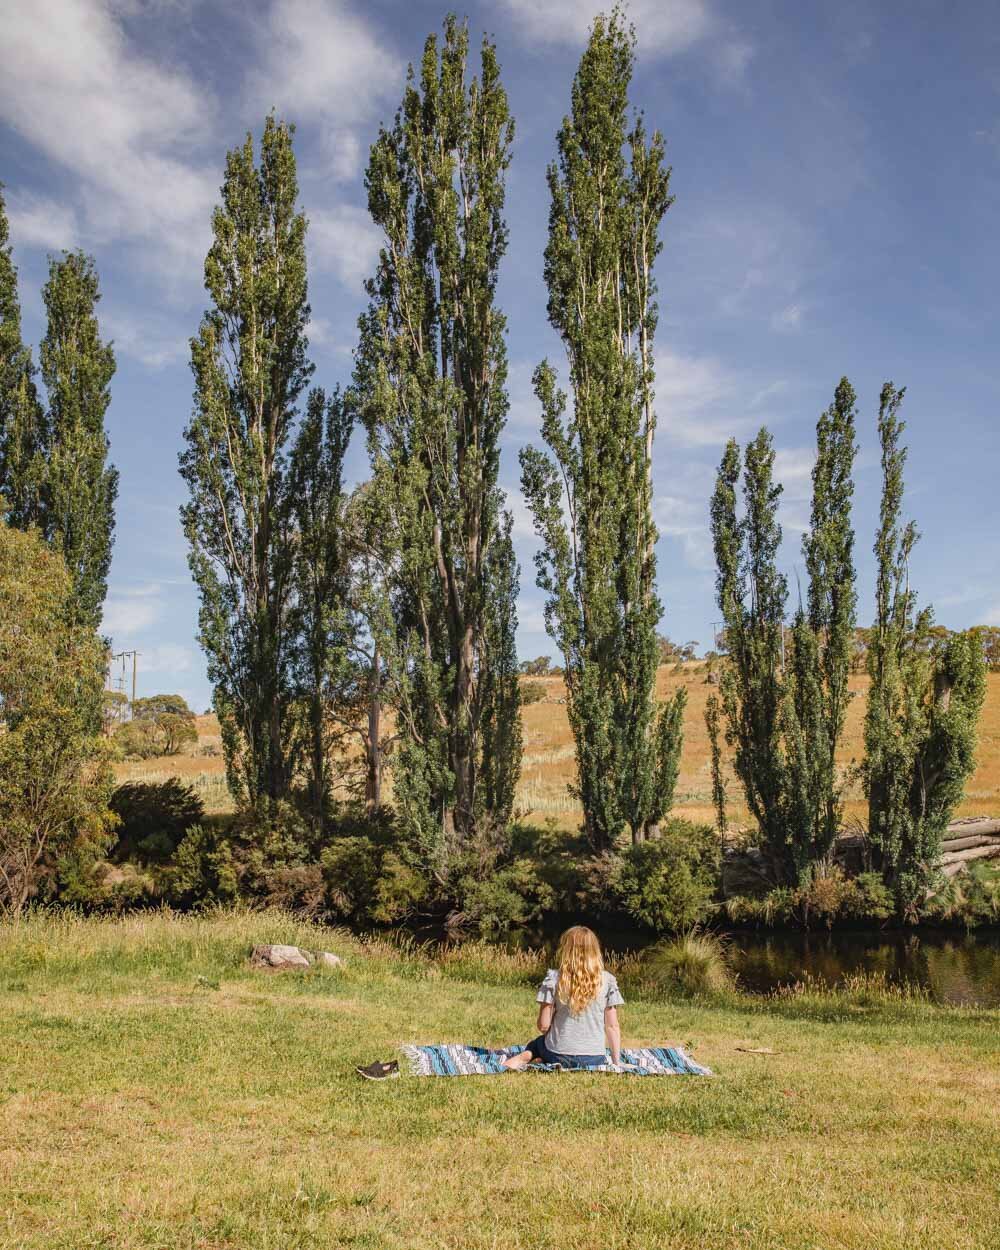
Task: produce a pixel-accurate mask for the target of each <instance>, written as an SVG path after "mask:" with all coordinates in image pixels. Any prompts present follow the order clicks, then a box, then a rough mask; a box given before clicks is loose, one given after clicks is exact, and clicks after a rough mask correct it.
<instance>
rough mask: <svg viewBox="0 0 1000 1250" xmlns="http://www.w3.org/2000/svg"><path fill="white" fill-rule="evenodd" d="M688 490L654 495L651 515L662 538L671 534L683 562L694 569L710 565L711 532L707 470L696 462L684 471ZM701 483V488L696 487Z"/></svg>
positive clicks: (708, 476) (709, 482) (711, 555)
mask: <svg viewBox="0 0 1000 1250" xmlns="http://www.w3.org/2000/svg"><path fill="white" fill-rule="evenodd" d="M685 479H686V480H685V482H684V485H685V487H686V488H687V490H688V492H689V493H687V494H680V493H673V494H661V495H657V496H656V498H655V499H654V501H653V519H654V521H655V522H656V528H657V529H658V530H659V532H660V536H661V538H674V539H676V540H677V541H678V542H679V543H680V545H681V552H682V554H683V557H684V561H685V563H686V564H687V565H688V566H689V567H690V568H694V569H710V568H712V567H713V559H714V557H713V554H712V536H711V533H710V531H709V526H708V500H709V493H710V491H711V480H710V474H709V472H708V470H707V468H706V467H704V466H699V467H698V468H697V469H696V470H695V472H694V473H693V474H692V473H691V472H690V471H689V472H688V473H687V474H686V475H685ZM699 487H700V489H699Z"/></svg>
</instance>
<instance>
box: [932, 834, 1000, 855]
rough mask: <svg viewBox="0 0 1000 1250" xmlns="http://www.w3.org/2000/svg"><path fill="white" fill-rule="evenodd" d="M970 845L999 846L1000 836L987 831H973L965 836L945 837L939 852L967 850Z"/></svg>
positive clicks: (943, 853)
mask: <svg viewBox="0 0 1000 1250" xmlns="http://www.w3.org/2000/svg"><path fill="white" fill-rule="evenodd" d="M972 846H1000V838H998V837H994V836H992V835H991V834H988V833H973V834H970V836H969V837H967V838H945V840H944V841H943V842H942V843H941V854H942V855H950V854H951V853H952V851H967V850H968V849H969V848H970V847H972Z"/></svg>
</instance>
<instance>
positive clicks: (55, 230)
mask: <svg viewBox="0 0 1000 1250" xmlns="http://www.w3.org/2000/svg"><path fill="white" fill-rule="evenodd" d="M600 7H601V6H600V5H599V4H596V3H590V2H589V0H584V2H574V0H493V2H492V3H489V4H472V5H468V6H464V7H463V8H462V9H460V10H459V11H460V13H462V12H466V11H467V12H468V16H469V20H470V29H471V32H472V35H473V38H474V40H475V41H478V37H479V35H480V33H481V32H483V31H487V32H489V33H490V34H491V35H493V36H494V37H495V39H496V42H497V45H498V52H499V56H500V60H501V64H502V67H503V76H504V81H505V84H506V86H507V89H508V93H509V96H510V101H511V106H512V110H513V113H514V115H515V117H516V120H517V138H516V144H515V151H514V160H513V165H512V168H511V171H510V176H509V182H508V196H507V200H508V211H507V216H508V221H509V225H510V236H511V239H510V251H509V254H508V257H507V260H506V262H505V265H504V268H503V276H502V281H501V285H500V302H501V304H502V306H503V308H504V310H505V311H506V313H507V315H508V318H509V325H510V336H509V347H510V358H511V400H512V409H511V419H510V423H509V426H508V430H507V433H506V440H505V447H504V460H503V478H504V482H505V484H506V485H507V487H508V488H509V490H510V491H511V504H512V507H513V509H514V513H515V520H516V533H517V539H518V553H519V557H520V559H521V564H522V594H521V605H520V616H521V629H520V634H519V646H520V650H521V654H522V655H524V656H533V655H538V654H551V653H552V650H553V649H552V645H551V643H550V642H549V641H548V639H547V638H546V637H545V634H544V629H543V626H542V621H541V603H540V597H539V595H538V592H537V591H536V590H535V587H534V570H533V566H532V563H531V553H532V551H533V549H534V543H533V539H532V533H531V525H530V519H529V517H528V516H527V514H526V512H525V509H524V506H523V503H522V502H521V500H520V496H519V493H518V491H517V477H518V470H517V451H518V449H519V448H520V447H521V446H522V445H524V443H525V442H528V441H531V440H532V439H534V438H535V437H536V430H537V424H538V412H537V406H536V404H535V402H534V398H533V396H532V393H531V387H530V376H531V371H532V369H533V367H534V365H535V364H536V363H537V361H538V360H539V359H540V358H541V357H542V356H545V355H548V356H550V357H551V358H552V359H553V360H554V361H556V362H558V363H559V364H560V365H561V364H562V349H561V345H560V343H559V342H558V340H557V339H556V338H555V337H554V335H553V334H552V332H551V330H550V329H549V327H548V325H547V322H546V319H545V292H544V287H543V284H542V279H541V256H542V250H543V248H544V245H545V227H546V219H547V209H548V205H547V195H546V189H545V183H544V171H545V166H546V164H547V162H548V161H549V160H551V159H552V156H553V153H554V142H555V133H556V130H557V128H558V125H559V123H560V120H561V118H562V116H563V114H564V112H565V111H566V108H567V106H568V99H569V88H570V83H571V80H572V76H573V72H574V69H575V67H576V64H577V61H578V59H579V56H580V52H581V50H582V48H583V46H584V43H585V41H586V35H587V27H588V23H589V20H590V18H591V17H592V15H593V13H594V12H596V11H597V10H598V9H599V8H600ZM4 10H5V12H4V18H3V39H2V43H0V180H2V181H3V182H4V183H5V184H6V194H7V198H8V207H9V210H10V218H11V235H12V241H13V243H14V250H15V259H16V261H17V264H18V266H19V269H20V279H21V299H22V305H23V308H24V313H25V326H26V333H27V335H28V336H29V338H30V340H31V341H32V342H33V343H34V344H36V345H37V342H38V339H39V337H40V336H41V334H42V332H43V326H42V322H41V316H40V314H41V301H40V295H39V292H40V289H41V285H42V282H43V281H44V277H45V271H46V256H47V254H48V253H49V252H52V251H57V250H58V249H60V248H62V247H71V246H82V247H84V248H85V249H86V250H88V251H90V252H93V253H94V255H95V256H96V258H97V263H98V267H99V271H100V274H101V282H102V289H103V294H104V298H103V301H102V304H101V319H102V324H103V327H104V330H105V332H106V334H107V335H108V336H109V337H111V338H113V339H114V341H115V345H116V350H117V356H118V373H117V376H116V378H115V381H114V393H113V401H112V404H111V408H110V412H109V432H110V436H111V445H112V458H113V460H114V462H115V463H116V464H117V465H118V467H119V469H120V471H121V494H120V499H119V508H118V537H117V542H116V546H115V555H114V563H113V566H112V572H111V588H110V594H109V598H108V603H107V608H106V614H105V627H106V630H107V631H108V632H109V633H111V635H112V636H113V639H114V643H115V646H116V648H124V647H129V648H132V647H135V648H137V649H138V650H139V652H140V653H141V654H140V659H139V686H140V693H145V694H149V693H152V692H154V691H155V690H180V691H181V692H182V693H184V694H185V695H186V696H187V697H188V698H189V699H190V700H191V701H192V703H193V704H195V705H196V706H197V707H198V708H199V709H200V708H202V707H204V706H207V704H208V702H209V698H210V691H209V686H208V683H207V680H206V678H205V672H204V663H203V659H202V656H201V654H200V651H199V649H198V646H197V643H196V641H195V629H196V613H197V598H196V594H195V591H194V588H193V586H192V584H191V581H190V578H189V576H188V572H187V564H186V552H185V545H184V540H183V536H182V534H181V532H180V527H179V523H178V520H177V509H178V505H179V504H180V502H181V501H182V498H183V491H182V483H181V481H180V479H179V477H178V475H177V469H176V464H177V452H178V450H179V448H180V445H181V432H182V430H183V428H184V425H185V423H186V421H187V419H188V415H189V412H190V406H191V379H190V374H189V371H188V365H187V339H188V337H189V336H190V335H191V334H192V333H193V332H194V331H195V329H196V327H197V324H198V320H199V316H200V313H201V310H202V308H203V307H204V293H203V289H202V282H201V273H202V264H203V260H204V254H205V251H206V249H207V246H208V241H209V218H210V213H211V209H212V206H213V204H214V203H215V200H216V198H217V194H218V187H219V183H220V181H221V175H222V169H223V164H224V159H225V153H226V150H227V148H230V147H232V146H234V145H235V144H236V143H238V142H239V141H240V140H241V139H242V137H243V135H244V133H245V131H246V130H247V128H252V129H253V130H254V132H255V134H256V133H259V130H260V127H261V125H262V122H263V118H264V116H265V114H266V113H267V111H268V109H269V108H270V107H271V106H272V105H273V106H274V107H276V108H277V110H278V111H279V113H280V114H281V115H283V116H285V117H287V118H288V119H289V120H292V121H294V122H295V123H296V124H297V126H298V132H297V143H296V148H297V152H298V157H299V170H300V179H301V190H302V204H303V206H304V208H305V210H306V212H307V214H308V216H309V218H310V223H311V225H310V232H309V255H310V295H311V303H312V309H313V324H312V330H311V344H312V356H313V359H314V361H315V363H316V366H317V369H316V381H317V383H319V384H321V385H325V386H331V385H333V384H335V383H337V382H345V381H347V379H348V377H349V375H350V369H351V351H352V347H353V343H354V326H355V322H356V318H357V316H358V313H359V312H360V310H361V308H362V305H363V293H362V288H361V283H362V280H363V278H364V277H365V275H366V274H367V273H368V272H369V271H370V269H371V266H372V263H373V258H374V256H375V254H376V250H377V247H378V237H377V235H376V233H375V232H374V229H373V227H372V226H371V224H370V221H369V219H368V217H367V214H366V211H365V201H364V191H363V184H362V174H363V169H364V162H365V156H366V153H367V148H368V145H369V144H370V142H371V141H372V139H373V138H374V135H375V133H376V129H377V127H378V124H379V122H380V121H381V120H383V119H389V118H390V117H391V115H392V113H393V111H394V109H395V106H396V104H397V103H398V101H399V98H400V95H401V92H402V86H403V78H404V73H405V67H406V63H407V61H409V60H411V59H416V58H418V57H419V55H420V51H421V48H422V46H423V41H424V38H425V37H426V35H427V34H428V33H429V32H430V31H434V30H439V29H440V23H441V18H442V16H443V13H444V9H443V8H442V7H440V6H439V5H438V4H436V3H435V4H429V3H425V2H424V0H408V2H407V3H405V4H401V3H390V2H389V0H369V3H367V4H363V3H360V0H356V2H354V3H341V2H339V0H273V2H257V3H246V4H242V3H238V2H237V0H211V2H208V0H206V2H204V3H199V2H197V0H151V2H149V3H142V2H141V0H33V2H32V3H31V4H17V5H15V4H9V5H5V6H4ZM630 13H631V16H632V19H633V20H634V22H635V24H636V27H637V30H638V36H639V44H640V55H639V64H638V67H637V73H636V77H635V80H634V83H633V98H634V101H635V103H636V104H637V105H639V106H640V107H641V108H642V109H643V110H644V111H645V114H646V117H647V121H648V123H649V124H650V126H656V127H659V128H660V129H661V130H662V131H663V132H664V134H665V136H666V139H667V144H668V156H669V159H670V161H671V163H672V165H673V170H674V173H673V190H674V192H675V194H676V197H677V199H676V203H675V204H674V206H673V208H672V209H671V210H670V212H669V213H668V215H667V219H666V223H665V231H664V243H665V246H664V252H663V256H662V258H661V261H660V263H659V266H658V273H657V276H658V280H659V286H660V296H659V299H660V308H661V317H660V327H659V332H658V336H657V348H656V364H657V387H656V390H657V412H658V419H659V429H658V434H657V447H656V475H655V487H656V516H657V520H658V523H659V526H660V533H661V540H660V544H659V569H660V576H659V584H660V591H661V595H662V598H663V600H664V604H665V608H666V615H665V619H664V622H663V628H664V629H665V630H666V631H667V632H668V633H669V634H670V635H671V636H672V637H675V638H679V639H682V640H686V639H698V640H699V641H700V642H701V643H702V645H703V646H704V645H707V644H708V643H709V640H710V638H711V622H712V621H713V620H714V619H715V615H716V613H715V610H714V601H713V571H712V567H711V552H710V543H709V536H708V529H707V501H708V496H709V492H710V490H711V487H712V481H713V474H714V468H715V465H716V464H717V462H718V459H719V456H720V453H721V449H722V445H723V443H724V441H725V439H726V438H727V437H728V436H729V435H735V436H737V437H738V438H740V439H741V440H742V439H745V438H746V437H747V436H749V435H752V433H753V432H755V430H756V429H757V428H758V427H759V426H760V425H761V424H767V425H768V426H770V427H771V429H772V430H773V433H774V435H775V439H776V442H777V445H778V448H779V457H778V467H779V472H780V473H781V476H782V477H783V480H784V482H785V486H786V493H785V500H784V504H783V509H782V519H783V522H784V525H785V548H784V560H785V566H786V568H787V571H788V572H789V575H790V578H791V584H792V585H793V586H794V574H795V568H796V565H797V564H800V563H801V560H800V556H799V544H800V539H801V530H802V526H803V524H804V522H805V519H806V517H807V515H808V496H809V485H810V483H809V472H810V467H811V460H812V450H811V449H812V442H813V436H814V427H815V421H816V417H817V415H818V413H819V412H820V410H821V409H822V408H824V407H825V406H826V405H827V404H828V403H829V401H830V398H831V397H832V393H833V388H834V386H835V384H836V382H837V380H838V379H839V378H840V376H841V375H842V374H844V373H846V374H847V375H848V376H849V377H850V378H851V380H852V381H853V382H854V384H855V387H856V389H857V390H858V393H859V397H860V401H861V408H862V414H863V415H862V424H861V429H860V441H861V448H862V450H861V456H860V460H859V465H858V475H857V507H856V510H855V522H856V529H857V535H858V554H859V571H860V608H861V618H862V622H863V623H867V621H868V620H869V619H870V615H871V605H872V595H871V582H872V562H871V558H870V554H869V553H870V548H871V541H872V536H873V532H874V525H875V518H876V513H877V507H878V486H879V481H878V462H877V449H876V443H875V437H874V434H875V413H876V406H877V401H878V390H879V386H880V384H881V382H882V381H883V380H884V379H887V378H891V379H892V380H893V381H894V382H896V383H897V385H900V384H905V385H906V386H907V387H908V394H907V400H906V403H905V406H904V413H905V416H906V420H907V424H908V428H907V439H908V442H909V445H910V449H911V450H910V461H909V469H908V487H909V490H908V500H907V502H908V508H909V510H910V512H911V513H912V514H913V515H914V516H915V517H916V519H917V522H918V525H919V528H920V530H921V532H922V533H923V536H924V537H923V539H922V541H921V543H920V544H919V546H918V549H917V552H916V555H915V558H914V560H913V564H912V581H913V584H914V585H915V586H916V587H917V588H918V591H919V593H920V594H921V596H922V598H923V599H924V600H930V601H932V602H933V603H934V604H935V606H936V608H937V615H938V619H939V620H940V621H941V622H942V623H944V624H947V625H951V626H954V627H960V626H966V625H970V624H974V623H980V622H993V623H1000V550H998V545H997V538H996V536H997V533H998V530H1000V525H998V522H1000V502H998V491H997V489H996V476H997V467H998V463H997V462H998V454H997V453H998V439H997V416H998V414H997V396H998V383H1000V352H998V344H997V317H996V302H997V299H996V293H997V291H998V290H1000V240H998V235H997V221H998V219H1000V214H998V208H1000V68H998V67H1000V14H998V12H997V9H996V5H995V4H993V3H981V4H979V3H975V2H973V0H966V2H964V3H962V2H960V3H958V4H956V5H952V6H944V5H941V4H938V3H921V2H919V0H917V2H914V0H909V2H906V3H886V2H882V3H871V4H854V3H850V2H849V0H848V2H846V3H838V4H836V5H813V4H807V5H803V4H799V3H794V2H791V0H789V2H788V3H777V2H775V3H767V2H761V3H747V4H731V5H728V6H727V5H726V4H723V3H721V2H719V3H714V2H712V0H660V2H657V0H634V2H633V3H632V5H631V6H630ZM351 463H352V471H353V474H354V476H355V478H357V477H358V476H360V475H362V474H363V473H364V469H365V460H364V448H363V441H362V439H361V438H360V437H356V439H355V443H354V446H353V448H352V453H351Z"/></svg>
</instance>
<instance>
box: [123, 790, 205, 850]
mask: <svg viewBox="0 0 1000 1250" xmlns="http://www.w3.org/2000/svg"><path fill="white" fill-rule="evenodd" d="M110 806H111V810H112V811H113V812H115V814H116V815H117V816H118V818H119V820H120V822H121V823H120V824H119V826H118V841H117V844H116V846H115V848H114V850H113V852H112V859H115V860H117V861H119V862H121V861H123V860H134V861H136V862H137V863H140V864H163V863H166V862H167V860H169V859H170V857H171V856H172V855H173V853H174V851H175V850H176V849H177V847H178V846H179V845H180V843H181V840H182V838H183V837H184V835H185V833H186V832H187V831H188V829H189V828H190V827H191V826H192V825H197V824H199V823H200V822H201V820H202V819H203V818H204V815H205V805H204V804H203V803H202V801H201V798H200V797H199V796H198V795H197V794H196V793H195V791H194V790H192V789H191V787H190V786H186V785H184V783H183V782H182V781H180V780H179V779H178V778H177V777H171V778H170V779H169V780H167V781H159V782H140V781H131V782H126V783H125V784H124V785H121V786H119V787H118V788H117V789H116V790H115V792H114V793H113V794H112V796H111V803H110Z"/></svg>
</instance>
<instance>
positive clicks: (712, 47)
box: [500, 0, 753, 85]
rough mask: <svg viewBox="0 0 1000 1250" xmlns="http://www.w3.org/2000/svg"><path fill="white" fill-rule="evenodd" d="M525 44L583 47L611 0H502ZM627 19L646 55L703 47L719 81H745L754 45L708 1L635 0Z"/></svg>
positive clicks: (674, 53)
mask: <svg viewBox="0 0 1000 1250" xmlns="http://www.w3.org/2000/svg"><path fill="white" fill-rule="evenodd" d="M500 4H501V6H502V7H503V8H505V9H507V11H508V12H509V13H510V14H511V16H512V18H513V19H514V21H513V29H514V33H515V34H516V35H518V36H519V37H520V38H521V39H522V41H524V42H541V43H548V44H553V43H555V44H569V45H570V46H571V47H583V46H584V44H586V42H587V37H588V35H589V33H590V28H591V26H592V24H593V21H594V18H595V17H596V16H597V14H598V13H607V12H608V10H609V7H610V6H609V5H608V4H607V2H606V0H543V2H542V3H539V0H500ZM626 20H627V21H628V22H630V23H631V24H633V25H634V26H635V29H636V37H637V40H638V54H639V55H640V56H675V55H678V54H680V53H683V52H688V51H689V50H691V49H692V48H696V47H697V48H703V49H704V50H705V52H706V54H707V56H708V58H709V60H710V62H711V64H712V66H713V67H714V69H715V73H716V75H717V77H718V78H719V80H720V81H721V82H723V83H724V84H727V85H732V84H735V83H738V82H741V81H742V79H743V75H744V72H745V70H746V67H747V65H748V63H749V61H750V58H751V57H752V56H753V46H752V44H750V43H749V42H748V41H747V40H746V39H745V38H744V37H743V36H742V35H740V34H739V33H738V32H737V31H736V30H735V29H733V28H732V26H731V25H730V24H729V23H728V22H726V21H724V20H723V19H721V18H720V17H719V15H718V14H717V13H716V11H715V9H714V7H713V5H712V4H710V3H708V0H631V3H630V4H629V5H628V8H627V10H626Z"/></svg>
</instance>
